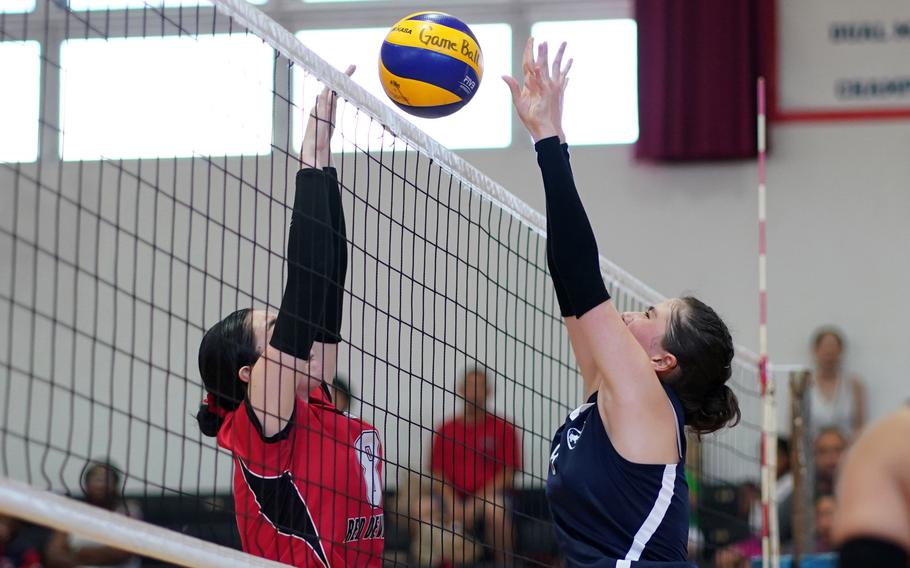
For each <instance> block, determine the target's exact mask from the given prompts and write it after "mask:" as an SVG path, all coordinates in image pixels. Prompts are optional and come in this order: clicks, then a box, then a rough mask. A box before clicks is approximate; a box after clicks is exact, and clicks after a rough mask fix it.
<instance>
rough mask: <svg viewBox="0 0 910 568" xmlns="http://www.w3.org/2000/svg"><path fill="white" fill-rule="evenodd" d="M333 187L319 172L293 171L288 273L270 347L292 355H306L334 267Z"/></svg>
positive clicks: (318, 325) (319, 321)
mask: <svg viewBox="0 0 910 568" xmlns="http://www.w3.org/2000/svg"><path fill="white" fill-rule="evenodd" d="M333 192H335V193H337V188H336V187H334V186H333V184H332V183H330V181H329V180H328V179H327V176H326V174H325V172H323V171H320V170H316V169H309V168H308V169H305V170H300V171H299V172H297V188H296V192H295V195H294V211H293V213H292V215H291V227H290V229H289V230H288V249H287V265H288V277H287V282H286V283H285V285H284V296H283V297H282V298H281V308H280V310H279V312H278V318H277V320H276V321H275V328H274V330H273V331H272V339H271V342H270V343H271V345H272V347H274V348H275V349H278V350H279V351H282V352H284V353H287V354H289V355H293V356H294V357H297V358H298V359H309V357H310V350H311V349H312V347H313V341H314V340H315V339H316V337H317V334H318V333H319V332H320V330H321V329H322V328H323V326H324V324H323V319H324V315H325V306H326V300H327V298H328V292H329V288H330V280H331V278H332V273H333V270H334V264H335V263H334V260H333V259H334V257H335V245H334V242H333V241H334V236H333V234H332V233H333V231H332V219H331V215H330V209H331V207H330V201H331V194H332V193H333Z"/></svg>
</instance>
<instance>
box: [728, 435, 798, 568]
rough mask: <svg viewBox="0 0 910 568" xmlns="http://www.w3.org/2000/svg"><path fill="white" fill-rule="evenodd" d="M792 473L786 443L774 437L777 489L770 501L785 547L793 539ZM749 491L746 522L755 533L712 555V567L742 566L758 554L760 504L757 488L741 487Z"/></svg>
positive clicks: (783, 546) (760, 527)
mask: <svg viewBox="0 0 910 568" xmlns="http://www.w3.org/2000/svg"><path fill="white" fill-rule="evenodd" d="M793 482H794V479H793V472H792V469H791V467H790V442H789V440H787V439H786V438H784V437H782V436H780V437H778V438H777V490H776V492H775V497H774V501H775V503H777V522H778V531H779V532H778V534H779V535H780V543H781V547H782V548H784V549H786V548H787V547H789V545H790V543H791V541H792V540H793ZM744 489H745V490H746V492H747V493H751V497H750V502H751V503H752V507H751V511H750V513H749V524H750V526H751V527H752V530H753V531H755V534H754V535H753V536H752V537H751V538H749V539H747V540H744V541H741V542H737V543H735V544H732V545H730V546H726V547H724V548H721V549H719V550H718V551H717V553H716V554H715V556H714V565H715V567H716V568H742V567H746V568H747V567H748V566H749V559H750V558H751V557H753V556H755V555H760V554H761V537H760V535H761V529H762V507H761V489H760V488H758V487H755V488H754V490H752V491H749V489H751V488H750V487H749V486H748V484H747V485H746V486H745V487H744Z"/></svg>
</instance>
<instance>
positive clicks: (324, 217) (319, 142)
mask: <svg viewBox="0 0 910 568" xmlns="http://www.w3.org/2000/svg"><path fill="white" fill-rule="evenodd" d="M353 70H354V69H353V67H351V68H349V69H348V71H347V72H348V74H349V75H350V74H351V73H352V72H353ZM335 103H336V97H335V95H334V93H331V92H329V91H328V90H326V91H323V93H322V94H321V95H320V96H319V97H318V98H317V100H316V105H315V107H314V109H313V111H312V112H311V113H310V118H309V122H308V124H307V129H306V133H305V135H304V142H303V147H302V149H301V153H300V165H301V169H300V171H299V172H298V173H297V186H296V195H295V198H294V211H293V215H292V218H291V226H290V229H289V231H288V245H287V272H288V274H287V281H286V283H285V290H284V296H283V298H282V301H281V308H280V310H279V311H278V313H277V314H272V313H269V312H266V311H259V310H256V311H254V310H239V311H237V312H234V313H233V314H231V315H229V316H227V317H226V318H224V319H223V320H222V321H221V322H219V323H217V324H215V325H214V326H212V328H211V329H209V330H208V332H206V334H205V336H204V337H203V339H202V343H201V345H200V347H199V370H200V373H201V375H202V379H203V382H204V383H205V388H206V391H207V392H208V394H207V397H206V401H205V403H204V404H203V406H202V407H201V408H200V410H199V414H198V415H197V419H198V420H199V425H200V429H201V430H202V431H203V433H205V434H207V435H210V436H214V435H217V437H218V445H219V446H221V447H222V448H225V449H227V450H229V451H230V452H231V453H232V454H233V456H234V502H235V508H236V514H237V526H238V528H239V529H240V537H241V540H242V542H243V549H244V550H245V551H246V552H249V553H251V554H255V555H257V556H261V557H264V558H269V559H272V560H277V561H279V562H284V563H287V564H292V565H294V566H307V567H317V568H318V567H326V568H328V567H329V566H331V567H339V566H358V567H359V566H380V565H381V556H382V548H383V542H384V524H383V512H382V466H381V460H382V445H381V442H380V437H379V433H378V432H377V431H376V429H375V428H373V427H372V426H370V425H369V424H367V423H366V422H363V421H361V420H358V419H356V418H353V417H351V416H349V415H347V414H345V413H342V412H340V411H338V410H337V409H336V408H335V406H334V405H333V404H332V401H331V395H330V394H329V393H330V391H329V385H330V383H331V380H332V377H334V375H335V364H336V356H337V348H338V343H339V342H340V341H341V335H340V331H341V309H342V297H343V296H342V295H343V290H344V282H345V277H346V274H347V240H346V236H345V232H346V229H345V224H344V212H343V209H342V206H341V195H340V192H339V189H338V180H337V174H336V172H335V170H334V168H332V167H331V163H330V160H331V152H330V142H331V136H332V129H333V122H334V117H335Z"/></svg>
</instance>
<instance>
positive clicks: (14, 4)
mask: <svg viewBox="0 0 910 568" xmlns="http://www.w3.org/2000/svg"><path fill="white" fill-rule="evenodd" d="M34 9H35V0H3V1H2V2H0V14H3V13H7V14H10V13H16V12H31V11H32V10H34Z"/></svg>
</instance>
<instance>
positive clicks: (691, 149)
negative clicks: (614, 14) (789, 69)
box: [635, 0, 775, 160]
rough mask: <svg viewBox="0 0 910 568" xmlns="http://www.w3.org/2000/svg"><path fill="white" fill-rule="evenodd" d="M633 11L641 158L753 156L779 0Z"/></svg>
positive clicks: (703, 1)
mask: <svg viewBox="0 0 910 568" xmlns="http://www.w3.org/2000/svg"><path fill="white" fill-rule="evenodd" d="M635 17H636V20H637V21H638V114H639V118H638V121H639V130H640V134H639V139H638V143H637V145H636V156H637V157H638V158H640V159H644V160H725V159H737V158H748V157H750V156H755V154H756V147H757V143H756V125H755V120H756V118H755V116H756V102H757V100H756V91H755V88H756V87H755V85H756V80H757V78H758V77H759V75H766V76H767V75H769V74H770V73H771V71H772V69H771V63H772V62H773V57H772V56H773V53H772V50H773V39H774V38H773V34H774V25H773V23H774V0H636V2H635ZM773 79H774V78H773V77H767V81H769V82H770V83H771V85H770V86H771V87H772V88H773ZM772 94H773V93H772V92H769V95H772ZM769 100H772V101H773V100H775V98H774V97H773V96H769Z"/></svg>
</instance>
